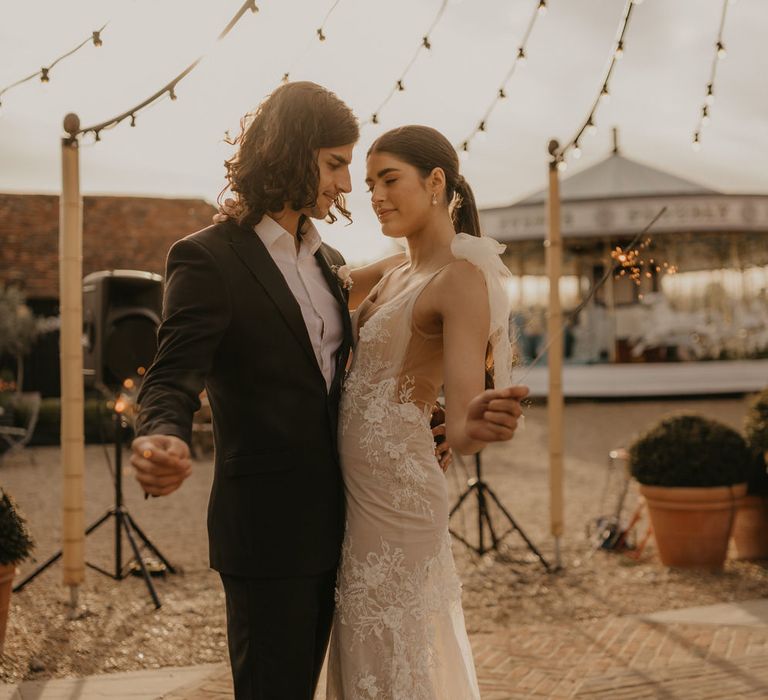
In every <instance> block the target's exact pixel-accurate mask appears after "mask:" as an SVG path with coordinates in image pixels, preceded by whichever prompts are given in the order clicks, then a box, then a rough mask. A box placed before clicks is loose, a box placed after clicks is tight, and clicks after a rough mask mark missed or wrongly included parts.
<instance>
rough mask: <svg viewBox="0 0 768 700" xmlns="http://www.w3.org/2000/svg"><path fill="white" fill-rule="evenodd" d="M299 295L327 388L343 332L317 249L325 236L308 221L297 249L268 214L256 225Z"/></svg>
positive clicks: (278, 265)
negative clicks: (318, 259)
mask: <svg viewBox="0 0 768 700" xmlns="http://www.w3.org/2000/svg"><path fill="white" fill-rule="evenodd" d="M253 228H254V231H256V235H257V236H258V237H259V238H260V239H261V241H262V243H264V245H265V246H266V248H267V251H268V252H269V254H270V256H271V257H272V259H273V260H274V261H275V264H276V265H277V267H278V268H279V269H280V272H281V273H282V275H283V277H284V278H285V281H286V282H287V283H288V288H289V289H290V290H291V292H292V293H293V296H294V297H296V301H297V302H298V303H299V308H300V309H301V315H302V316H303V317H304V324H305V325H306V327H307V332H308V333H309V340H310V342H311V343H312V348H313V350H314V351H315V357H316V358H317V364H318V366H319V367H320V369H321V371H322V372H323V376H324V377H325V385H326V387H327V388H328V389H330V387H331V382H333V375H334V368H335V367H336V354H337V353H338V351H339V347H340V346H341V341H342V338H343V334H344V329H343V325H342V322H341V310H340V309H339V303H338V301H337V300H336V297H334V296H333V294H332V293H331V290H330V289H328V283H327V282H326V280H325V277H324V276H323V271H322V270H321V269H320V263H319V262H318V261H317V259H316V258H315V253H316V252H317V250H318V248H320V244H321V243H322V240H321V239H320V234H319V233H318V232H317V229H316V228H315V226H314V224H313V223H312V222H311V221H308V222H307V223H306V224H305V227H304V233H303V234H302V236H301V245H300V247H299V251H298V253H297V252H296V239H295V238H294V237H293V236H292V235H291V234H290V233H288V231H286V230H285V229H284V228H283V227H282V226H280V224H278V223H277V222H276V221H275V220H274V219H272V218H270V217H269V216H264V218H263V219H262V220H261V221H259V223H258V224H256V226H254V227H253Z"/></svg>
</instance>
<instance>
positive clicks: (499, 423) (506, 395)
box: [466, 385, 529, 442]
mask: <svg viewBox="0 0 768 700" xmlns="http://www.w3.org/2000/svg"><path fill="white" fill-rule="evenodd" d="M528 393H529V389H528V387H527V386H522V385H516V386H508V387H506V388H504V389H488V390H486V391H484V392H483V393H482V394H478V395H477V396H476V397H475V398H474V399H472V401H470V403H469V408H468V411H467V424H466V432H467V436H468V437H469V438H470V439H472V440H477V441H479V442H501V441H504V440H511V439H512V437H513V436H514V434H515V430H516V429H517V426H518V420H519V419H520V417H521V416H522V415H523V409H522V407H521V406H520V401H521V400H522V399H524V398H525V397H526V396H528Z"/></svg>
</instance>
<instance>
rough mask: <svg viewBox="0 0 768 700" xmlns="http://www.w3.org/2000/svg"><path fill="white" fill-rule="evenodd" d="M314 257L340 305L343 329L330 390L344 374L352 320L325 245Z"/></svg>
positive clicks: (345, 294) (345, 292) (345, 297)
mask: <svg viewBox="0 0 768 700" xmlns="http://www.w3.org/2000/svg"><path fill="white" fill-rule="evenodd" d="M315 258H316V259H317V261H318V263H320V269H321V270H322V271H323V276H324V277H325V281H326V282H327V283H328V288H329V289H330V290H331V293H332V294H333V296H334V297H336V300H337V301H338V302H339V306H340V307H341V322H342V325H343V329H344V339H343V340H342V343H341V347H340V348H339V352H338V354H337V356H336V373H335V375H334V377H333V383H332V385H331V392H333V390H334V389H335V387H336V385H337V383H339V382H341V379H342V376H343V374H344V369H345V368H346V365H347V357H348V356H349V350H350V348H351V347H352V322H351V320H350V318H349V307H348V299H347V297H348V292H347V291H346V290H342V287H341V285H340V284H339V280H338V278H337V277H336V275H335V274H334V272H333V270H332V269H331V265H332V263H331V261H330V259H329V258H328V254H327V252H326V250H325V246H324V245H321V246H320V248H319V249H318V250H317V252H316V253H315Z"/></svg>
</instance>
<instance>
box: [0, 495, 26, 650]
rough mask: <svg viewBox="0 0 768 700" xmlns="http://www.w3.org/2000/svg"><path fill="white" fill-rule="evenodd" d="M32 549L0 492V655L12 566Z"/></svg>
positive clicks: (17, 516)
mask: <svg viewBox="0 0 768 700" xmlns="http://www.w3.org/2000/svg"><path fill="white" fill-rule="evenodd" d="M33 546H34V544H33V542H32V538H31V537H30V535H29V532H28V531H27V527H26V524H25V521H24V518H22V517H21V515H20V514H19V512H18V511H17V509H16V504H15V503H14V502H13V500H12V499H11V498H10V496H8V494H7V493H5V491H3V490H2V489H0V654H2V651H3V644H4V642H5V630H6V627H7V625H8V610H9V609H10V603H11V586H12V585H13V577H14V576H15V574H16V565H17V564H19V563H20V562H22V561H24V560H25V559H26V558H27V557H28V556H29V554H30V552H31V551H32V547H33Z"/></svg>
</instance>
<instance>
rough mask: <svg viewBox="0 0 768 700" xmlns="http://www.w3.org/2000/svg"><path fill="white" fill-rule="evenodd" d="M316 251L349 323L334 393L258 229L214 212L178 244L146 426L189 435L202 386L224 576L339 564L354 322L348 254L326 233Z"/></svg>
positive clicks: (143, 407) (147, 430)
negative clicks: (342, 282)
mask: <svg viewBox="0 0 768 700" xmlns="http://www.w3.org/2000/svg"><path fill="white" fill-rule="evenodd" d="M316 258H317V260H318V262H319V264H320V267H321V269H322V271H323V274H324V276H325V278H326V281H327V282H328V287H329V289H330V290H331V291H332V292H333V294H334V296H335V297H336V298H337V300H338V302H339V306H340V314H341V316H342V320H343V324H344V342H343V343H342V346H341V348H340V350H339V352H338V355H337V365H336V374H335V378H334V381H333V384H332V386H331V388H330V391H328V390H327V389H326V383H325V379H324V377H323V374H322V372H321V370H320V367H319V366H318V364H317V360H316V359H315V354H314V352H313V349H312V345H311V342H310V339H309V335H308V333H307V329H306V326H305V324H304V321H303V318H302V315H301V310H300V308H299V305H298V302H297V301H296V299H295V297H294V296H293V294H292V293H291V291H290V289H289V287H288V285H287V283H286V282H285V279H284V278H283V276H282V274H281V273H280V270H279V269H278V267H277V265H276V264H275V262H274V261H273V260H272V258H271V256H270V255H269V253H268V251H267V249H266V247H265V246H264V244H263V243H262V241H261V239H259V237H258V236H257V235H256V233H255V232H254V231H253V229H249V228H244V227H241V226H238V225H237V224H235V223H234V222H231V221H227V222H225V223H223V224H216V225H214V226H210V227H208V228H206V229H203V230H202V231H199V232H197V233H194V234H192V235H190V236H188V237H186V238H184V239H182V240H180V241H178V242H177V243H175V244H174V245H173V247H172V248H171V250H170V252H169V254H168V261H167V269H166V279H165V294H164V302H163V322H162V324H161V326H160V330H159V332H158V351H157V355H156V357H155V361H154V363H153V364H152V366H151V367H150V369H149V371H148V372H147V374H146V376H145V378H144V382H143V384H142V387H141V392H140V394H139V397H138V403H139V405H140V412H139V420H138V423H137V434H138V435H148V434H154V433H160V434H166V435H176V436H178V437H180V438H181V439H182V440H184V441H186V442H187V443H189V442H190V438H191V425H192V414H193V413H194V412H195V411H196V410H197V409H198V408H199V405H200V402H199V399H198V396H199V394H200V392H201V391H202V389H203V386H205V388H206V389H207V392H208V399H209V401H210V404H211V410H212V414H213V434H214V441H215V447H216V457H215V465H214V470H215V471H214V479H213V486H212V489H211V496H210V501H209V504H208V534H209V546H210V560H211V566H212V567H213V568H214V569H216V570H218V571H220V572H221V573H224V574H231V575H236V576H255V577H283V576H304V575H311V574H317V573H320V572H323V571H328V570H330V569H333V568H334V567H336V565H337V563H338V559H339V553H340V549H341V539H342V535H343V528H344V500H343V499H344V495H343V486H342V480H341V473H340V469H339V462H338V452H337V446H336V431H337V419H338V410H339V398H340V394H341V380H342V376H343V374H344V368H345V366H346V362H347V357H348V355H349V348H350V342H351V331H350V321H349V314H348V312H347V305H346V298H345V297H346V292H344V291H343V290H342V289H341V287H340V286H339V283H338V281H337V279H336V277H335V275H334V274H333V272H332V271H331V268H330V266H331V265H343V264H344V260H343V258H342V257H341V255H340V254H339V253H338V251H336V250H334V249H333V248H331V247H329V246H327V245H325V244H322V246H321V247H320V249H319V250H318V252H317V253H316ZM198 468H199V467H198Z"/></svg>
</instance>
